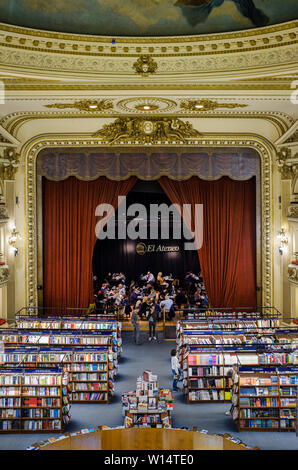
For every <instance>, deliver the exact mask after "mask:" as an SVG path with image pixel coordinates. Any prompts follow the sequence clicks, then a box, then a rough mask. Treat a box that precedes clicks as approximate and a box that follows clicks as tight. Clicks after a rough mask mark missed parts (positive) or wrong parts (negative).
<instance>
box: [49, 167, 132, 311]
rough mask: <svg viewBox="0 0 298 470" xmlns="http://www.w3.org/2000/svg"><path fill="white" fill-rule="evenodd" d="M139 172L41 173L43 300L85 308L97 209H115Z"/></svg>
mask: <svg viewBox="0 0 298 470" xmlns="http://www.w3.org/2000/svg"><path fill="white" fill-rule="evenodd" d="M136 180H137V178H136V177H134V176H132V177H130V178H129V179H127V180H125V181H111V180H109V179H108V178H106V177H105V176H101V177H100V178H98V179H97V180H95V181H81V180H79V179H77V178H75V177H73V176H71V177H69V178H68V179H66V180H63V181H59V182H55V181H49V180H47V179H46V178H43V240H44V243H43V259H44V263H43V276H44V282H43V285H44V306H45V307H51V306H57V307H78V308H85V307H87V306H88V305H89V303H90V301H91V300H92V298H93V291H92V254H93V248H94V244H95V241H96V235H95V226H96V223H97V220H96V216H95V209H96V207H97V206H98V205H99V204H101V203H106V204H111V205H113V207H114V208H115V209H116V208H117V205H118V196H119V195H127V194H128V192H129V191H130V190H131V188H132V187H133V186H134V184H135V182H136Z"/></svg>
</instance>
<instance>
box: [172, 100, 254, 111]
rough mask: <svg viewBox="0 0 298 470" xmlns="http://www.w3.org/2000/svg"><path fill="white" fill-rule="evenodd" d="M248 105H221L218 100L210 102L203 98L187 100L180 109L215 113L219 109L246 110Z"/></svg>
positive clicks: (183, 101) (182, 102) (181, 104)
mask: <svg viewBox="0 0 298 470" xmlns="http://www.w3.org/2000/svg"><path fill="white" fill-rule="evenodd" d="M247 106H248V105H247V104H239V103H219V102H218V101H216V100H210V99H207V98H201V99H196V100H190V99H185V100H182V101H181V103H180V108H181V109H185V110H186V111H195V112H197V113H201V112H202V111H214V110H215V109H218V108H229V109H234V108H246V107H247Z"/></svg>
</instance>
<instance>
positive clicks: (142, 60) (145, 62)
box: [133, 55, 157, 77]
mask: <svg viewBox="0 0 298 470" xmlns="http://www.w3.org/2000/svg"><path fill="white" fill-rule="evenodd" d="M133 68H134V69H135V71H136V73H138V74H139V75H142V76H143V77H148V76H149V75H150V74H151V73H155V72H156V70H157V63H156V62H154V60H153V59H152V57H151V56H150V55H141V56H140V57H139V58H138V60H137V61H136V62H135V63H134V64H133Z"/></svg>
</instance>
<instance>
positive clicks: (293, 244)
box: [278, 129, 298, 318]
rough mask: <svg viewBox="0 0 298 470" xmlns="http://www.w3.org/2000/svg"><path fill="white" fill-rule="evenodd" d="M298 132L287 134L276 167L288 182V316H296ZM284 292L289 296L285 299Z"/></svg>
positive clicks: (297, 286) (297, 277)
mask: <svg viewBox="0 0 298 470" xmlns="http://www.w3.org/2000/svg"><path fill="white" fill-rule="evenodd" d="M297 138H298V134H297V130H296V129H294V130H293V133H292V135H290V136H287V139H286V141H285V142H284V143H283V144H282V145H281V149H280V151H279V153H278V168H279V171H280V173H281V178H282V181H287V182H288V187H289V196H290V197H289V204H288V210H287V221H286V227H285V231H286V234H287V237H288V251H289V252H288V259H287V267H286V268H287V269H286V272H285V276H284V277H285V278H286V279H287V282H288V289H287V292H284V303H285V302H287V304H288V310H289V312H288V313H289V316H291V317H292V318H293V317H298V141H297V140H298V139H297ZM285 294H289V298H288V299H286V300H285Z"/></svg>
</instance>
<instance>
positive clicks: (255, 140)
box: [21, 135, 275, 307]
mask: <svg viewBox="0 0 298 470" xmlns="http://www.w3.org/2000/svg"><path fill="white" fill-rule="evenodd" d="M105 145H106V144H105V143H104V144H103V143H102V141H101V139H98V138H94V137H93V138H92V137H87V138H86V136H74V135H60V136H52V135H40V136H37V137H35V138H33V139H31V140H30V141H28V142H27V143H26V144H25V145H24V146H23V148H22V150H21V156H22V157H23V158H24V166H25V220H26V237H25V240H26V241H25V250H26V266H25V283H26V304H27V305H32V306H37V305H38V295H37V283H38V275H37V273H38V264H37V255H38V241H37V240H38V239H37V216H36V214H37V184H36V177H37V165H36V162H37V157H38V154H39V153H40V151H41V150H44V149H46V148H65V149H67V148H68V149H69V148H82V149H84V148H86V147H89V148H97V149H100V148H101V147H104V146H105ZM125 146H126V147H127V144H126V145H125ZM173 146H175V148H177V147H179V145H177V143H175V145H173V143H171V142H169V143H168V144H163V145H162V146H160V145H158V146H156V147H158V149H160V148H161V147H162V148H163V149H164V148H166V149H168V150H170V149H171V147H173ZM194 146H195V147H198V146H199V147H202V148H204V147H205V148H208V147H217V148H231V147H235V146H236V147H248V148H252V149H254V150H256V151H257V152H258V154H259V156H260V162H261V176H260V183H261V184H260V188H261V240H262V242H261V251H262V255H261V264H262V266H261V272H262V280H261V284H262V304H263V306H265V307H271V306H272V304H273V289H272V259H273V250H272V239H271V234H272V172H271V168H272V161H273V158H274V156H275V149H274V147H273V146H272V144H271V143H270V142H268V141H267V140H265V139H264V138H261V137H259V136H256V135H246V136H245V135H242V136H239V135H229V136H226V135H225V136H218V135H214V136H211V135H209V136H208V137H196V138H195V139H191V138H190V139H187V140H186V142H184V143H183V145H181V147H189V148H190V147H194ZM156 147H155V148H156ZM130 148H131V150H136V149H138V146H137V145H135V144H134V145H131V146H130ZM149 148H150V150H151V151H152V150H153V149H154V146H150V147H149ZM116 149H121V144H117V147H113V151H115V150H116Z"/></svg>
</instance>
